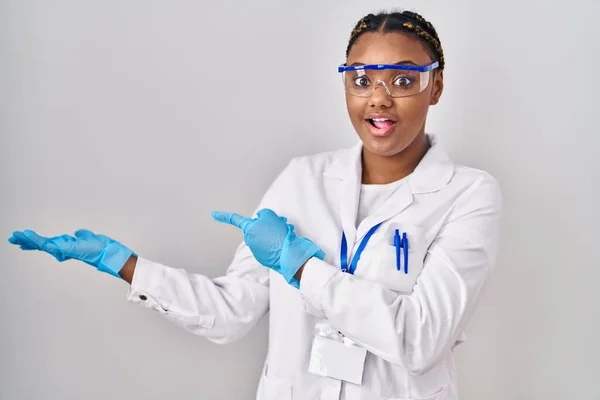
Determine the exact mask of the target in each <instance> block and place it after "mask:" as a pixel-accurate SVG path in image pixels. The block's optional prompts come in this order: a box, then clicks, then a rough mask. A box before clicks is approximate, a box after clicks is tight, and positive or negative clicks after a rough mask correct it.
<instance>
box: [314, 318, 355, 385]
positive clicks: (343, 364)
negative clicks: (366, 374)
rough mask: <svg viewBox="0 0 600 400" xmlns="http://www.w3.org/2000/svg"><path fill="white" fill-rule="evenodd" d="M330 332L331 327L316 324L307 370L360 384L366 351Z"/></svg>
mask: <svg viewBox="0 0 600 400" xmlns="http://www.w3.org/2000/svg"><path fill="white" fill-rule="evenodd" d="M330 332H331V328H329V327H323V324H322V323H319V324H317V334H316V335H315V338H314V340H313V345H312V350H311V354H310V364H309V367H308V372H310V373H311V374H315V375H320V376H326V377H330V378H335V379H339V380H342V381H346V382H350V383H354V384H356V385H361V384H362V377H363V369H364V366H365V358H366V355H367V351H366V350H365V349H363V348H362V347H359V346H357V345H355V344H354V343H353V342H352V341H351V340H349V339H347V338H343V337H342V336H341V335H340V334H339V333H337V332H336V333H334V334H331V333H330Z"/></svg>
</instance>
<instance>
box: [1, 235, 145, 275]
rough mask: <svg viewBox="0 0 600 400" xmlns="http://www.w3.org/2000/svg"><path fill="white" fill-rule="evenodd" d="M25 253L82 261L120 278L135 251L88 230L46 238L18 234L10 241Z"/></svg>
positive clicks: (61, 259) (60, 259)
mask: <svg viewBox="0 0 600 400" xmlns="http://www.w3.org/2000/svg"><path fill="white" fill-rule="evenodd" d="M8 241H9V242H10V243H12V244H15V245H17V246H19V247H20V248H21V249H22V250H41V251H45V252H46V253H49V254H51V255H52V256H54V258H56V259H57V260H58V261H61V262H62V261H66V260H71V259H75V260H80V261H83V262H85V263H87V264H89V265H91V266H94V267H96V268H98V271H102V272H106V273H107V274H110V275H113V276H116V277H117V278H120V276H119V271H120V270H121V268H123V265H125V263H126V262H127V260H128V259H129V257H131V256H132V255H135V254H134V252H133V251H131V250H130V249H128V248H127V247H125V246H123V245H122V244H121V243H119V242H117V241H116V240H113V239H111V238H109V237H106V236H104V235H96V234H94V233H92V232H90V231H88V230H86V229H80V230H78V231H76V232H75V237H73V236H69V235H61V236H54V237H51V238H46V237H43V236H40V235H38V234H37V233H35V232H34V231H32V230H29V229H27V230H25V231H23V232H20V231H15V232H13V235H12V237H10V238H9V239H8Z"/></svg>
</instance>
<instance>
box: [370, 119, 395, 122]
mask: <svg viewBox="0 0 600 400" xmlns="http://www.w3.org/2000/svg"><path fill="white" fill-rule="evenodd" d="M373 121H376V122H384V121H391V119H387V118H373Z"/></svg>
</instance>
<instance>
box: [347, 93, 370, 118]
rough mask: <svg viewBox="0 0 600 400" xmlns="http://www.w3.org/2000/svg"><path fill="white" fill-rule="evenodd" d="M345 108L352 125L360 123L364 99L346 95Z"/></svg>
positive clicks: (364, 103)
mask: <svg viewBox="0 0 600 400" xmlns="http://www.w3.org/2000/svg"><path fill="white" fill-rule="evenodd" d="M346 107H347V108H348V115H349V116H350V120H351V121H352V123H353V124H355V125H356V123H358V122H362V120H363V116H364V113H365V108H366V102H365V99H362V98H360V97H356V96H348V95H346Z"/></svg>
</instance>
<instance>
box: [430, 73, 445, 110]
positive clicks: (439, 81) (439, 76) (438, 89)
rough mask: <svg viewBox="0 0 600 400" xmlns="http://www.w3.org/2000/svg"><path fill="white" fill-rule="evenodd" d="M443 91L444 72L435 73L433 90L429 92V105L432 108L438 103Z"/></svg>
mask: <svg viewBox="0 0 600 400" xmlns="http://www.w3.org/2000/svg"><path fill="white" fill-rule="evenodd" d="M443 91H444V71H435V75H434V77H433V89H432V91H431V100H430V101H429V104H430V105H432V106H434V105H436V104H437V103H438V102H439V101H440V97H442V92H443Z"/></svg>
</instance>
